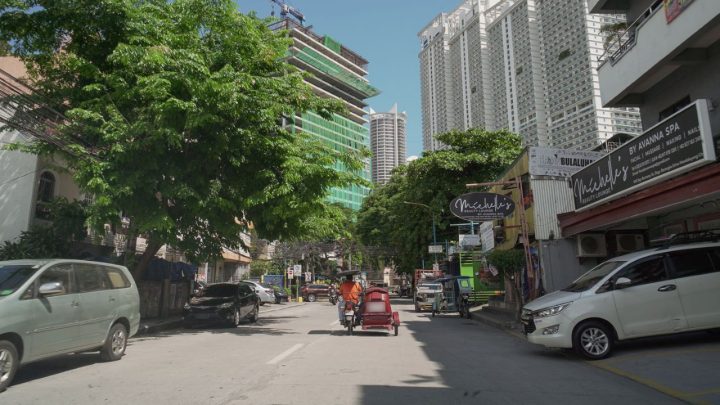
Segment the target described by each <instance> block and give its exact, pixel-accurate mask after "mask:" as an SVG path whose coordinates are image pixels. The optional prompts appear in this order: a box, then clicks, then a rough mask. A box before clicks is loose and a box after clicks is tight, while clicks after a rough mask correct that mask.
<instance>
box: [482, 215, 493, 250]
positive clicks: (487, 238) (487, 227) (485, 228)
mask: <svg viewBox="0 0 720 405" xmlns="http://www.w3.org/2000/svg"><path fill="white" fill-rule="evenodd" d="M480 239H482V251H483V252H487V251H489V250H493V249H494V248H495V232H494V231H493V223H492V222H483V223H481V224H480Z"/></svg>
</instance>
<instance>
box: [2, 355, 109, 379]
mask: <svg viewBox="0 0 720 405" xmlns="http://www.w3.org/2000/svg"><path fill="white" fill-rule="evenodd" d="M96 363H102V360H100V355H99V354H98V353H96V352H94V353H92V352H91V353H78V354H70V355H65V356H60V357H55V358H52V359H47V360H42V361H38V362H36V363H30V364H27V365H24V366H22V367H21V368H20V369H19V370H18V371H17V374H16V375H15V379H13V383H12V385H13V386H18V385H21V384H23V383H26V382H30V381H34V380H40V379H43V378H45V377H49V376H52V375H55V374H58V373H64V372H66V371H70V370H75V369H78V368H82V367H86V366H92V365H93V364H96Z"/></svg>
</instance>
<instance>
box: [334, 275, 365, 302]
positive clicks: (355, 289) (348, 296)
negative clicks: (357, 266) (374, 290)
mask: <svg viewBox="0 0 720 405" xmlns="http://www.w3.org/2000/svg"><path fill="white" fill-rule="evenodd" d="M338 292H339V293H340V294H341V295H342V297H343V299H344V300H345V301H352V302H354V303H355V304H357V303H359V302H360V294H361V293H362V286H361V285H360V283H357V282H355V281H352V276H349V277H348V278H347V279H345V281H343V283H342V284H340V288H338Z"/></svg>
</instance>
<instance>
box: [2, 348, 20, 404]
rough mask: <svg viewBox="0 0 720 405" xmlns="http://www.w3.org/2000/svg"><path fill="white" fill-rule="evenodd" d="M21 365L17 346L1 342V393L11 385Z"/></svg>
mask: <svg viewBox="0 0 720 405" xmlns="http://www.w3.org/2000/svg"><path fill="white" fill-rule="evenodd" d="M19 364H20V357H19V356H18V352H17V349H16V348H15V345H14V344H12V343H10V342H8V341H7V340H0V392H3V391H5V389H6V388H7V387H8V386H9V385H10V383H11V382H12V380H13V377H15V373H16V372H17V369H18V365H19Z"/></svg>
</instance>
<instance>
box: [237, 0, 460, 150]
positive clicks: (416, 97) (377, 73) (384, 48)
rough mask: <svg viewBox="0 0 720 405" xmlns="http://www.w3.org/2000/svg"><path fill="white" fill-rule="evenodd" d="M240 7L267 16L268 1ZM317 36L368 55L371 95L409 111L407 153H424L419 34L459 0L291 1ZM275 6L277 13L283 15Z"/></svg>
mask: <svg viewBox="0 0 720 405" xmlns="http://www.w3.org/2000/svg"><path fill="white" fill-rule="evenodd" d="M235 2H236V3H237V4H238V7H239V9H240V11H242V12H244V13H246V12H248V11H251V10H254V11H255V12H256V13H257V15H258V17H267V16H269V15H270V12H271V10H272V4H273V3H272V2H271V1H270V0H235ZM286 2H287V3H288V4H289V5H291V6H293V7H295V8H296V9H298V10H300V11H301V12H302V13H303V14H304V15H305V19H306V22H305V25H312V26H313V28H312V29H313V30H314V31H315V32H317V33H318V34H319V35H329V36H331V37H332V38H334V39H335V40H337V41H339V42H341V43H342V44H343V45H344V46H346V47H348V48H350V49H352V50H353V51H355V52H357V53H359V54H360V55H362V56H363V57H364V58H365V59H367V60H368V62H369V65H368V72H369V76H368V78H369V80H370V83H371V84H372V85H373V86H375V87H377V88H379V89H380V90H381V91H382V93H381V94H380V95H378V96H375V97H373V98H371V99H369V100H368V103H369V104H370V106H371V107H372V108H373V109H374V110H375V111H379V112H383V111H388V110H389V109H390V107H392V105H393V103H395V102H397V103H398V109H399V110H400V111H406V112H407V114H408V125H407V138H408V139H407V154H408V156H410V155H418V156H419V155H420V153H421V152H422V117H421V115H420V114H421V113H420V77H419V66H420V65H419V62H418V52H419V50H420V46H419V41H418V39H417V33H418V31H420V30H421V29H422V28H423V27H425V25H427V24H428V23H429V22H430V21H431V20H432V19H433V18H434V17H435V16H436V15H438V14H440V13H442V12H447V11H450V10H452V9H453V8H455V7H456V6H457V5H458V4H459V3H460V0H292V1H286ZM279 11H280V10H279V8H278V7H277V6H275V14H276V15H279Z"/></svg>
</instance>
